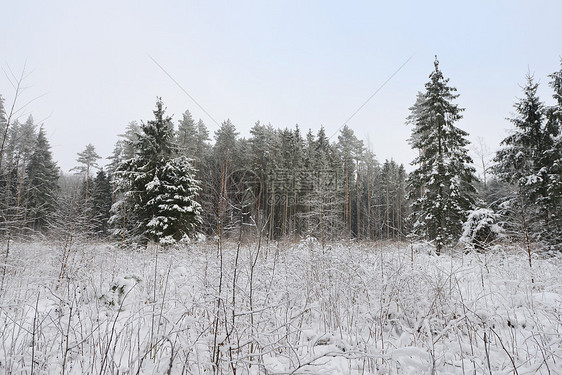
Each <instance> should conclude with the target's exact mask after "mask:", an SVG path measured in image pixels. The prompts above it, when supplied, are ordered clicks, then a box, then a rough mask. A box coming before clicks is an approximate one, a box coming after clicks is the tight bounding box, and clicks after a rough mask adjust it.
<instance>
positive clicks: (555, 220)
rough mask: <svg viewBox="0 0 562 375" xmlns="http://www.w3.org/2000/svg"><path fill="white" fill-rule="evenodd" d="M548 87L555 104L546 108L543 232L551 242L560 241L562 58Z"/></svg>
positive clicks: (561, 207) (561, 209)
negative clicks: (545, 220) (545, 221)
mask: <svg viewBox="0 0 562 375" xmlns="http://www.w3.org/2000/svg"><path fill="white" fill-rule="evenodd" d="M549 77H550V79H551V81H550V83H549V85H550V87H551V88H552V89H553V90H554V94H553V98H554V100H555V104H554V105H553V106H550V107H548V108H547V121H548V122H547V125H546V127H547V132H548V134H549V135H550V137H551V142H549V143H550V147H549V148H548V149H547V151H546V155H545V156H546V159H547V160H546V163H547V164H546V165H545V166H544V168H547V175H548V180H549V181H548V186H547V191H546V199H545V205H546V212H547V213H548V215H549V216H548V227H547V228H549V229H550V233H545V235H546V236H545V237H546V239H547V240H548V241H549V242H550V243H551V244H558V246H559V247H560V246H561V245H560V244H561V243H562V215H560V212H562V59H561V60H560V70H559V71H557V72H555V73H553V74H551V75H550V76H549Z"/></svg>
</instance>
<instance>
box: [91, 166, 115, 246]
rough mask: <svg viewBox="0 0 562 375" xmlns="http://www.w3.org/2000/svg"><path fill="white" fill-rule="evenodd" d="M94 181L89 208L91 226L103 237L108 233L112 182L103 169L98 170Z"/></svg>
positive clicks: (96, 234) (96, 233) (95, 232)
mask: <svg viewBox="0 0 562 375" xmlns="http://www.w3.org/2000/svg"><path fill="white" fill-rule="evenodd" d="M92 182H93V183H92V187H91V198H90V202H89V203H88V209H87V214H88V218H89V220H90V222H89V227H90V230H91V231H92V233H93V234H94V235H95V236H96V237H98V238H103V237H106V236H107V235H108V221H109V212H110V209H111V204H112V202H111V201H112V189H111V183H110V181H109V178H108V176H107V174H106V173H105V172H104V171H103V170H100V171H99V172H98V174H97V175H96V178H95V179H94V180H93V181H92Z"/></svg>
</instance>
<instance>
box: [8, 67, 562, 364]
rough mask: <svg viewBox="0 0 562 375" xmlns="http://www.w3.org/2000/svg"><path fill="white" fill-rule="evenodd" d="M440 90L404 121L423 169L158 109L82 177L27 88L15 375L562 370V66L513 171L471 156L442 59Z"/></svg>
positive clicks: (521, 129) (321, 135)
mask: <svg viewBox="0 0 562 375" xmlns="http://www.w3.org/2000/svg"><path fill="white" fill-rule="evenodd" d="M561 62H562V61H561ZM553 66H555V64H553ZM442 68H443V71H444V72H445V73H443V72H442ZM428 73H429V77H428V80H427V83H426V84H425V87H420V88H419V89H420V91H419V93H418V95H417V97H415V98H411V99H412V106H411V108H410V115H409V116H408V118H406V119H404V121H405V122H406V124H407V125H408V126H409V128H410V129H411V137H410V139H409V143H410V146H411V147H412V148H413V149H414V150H416V152H417V157H416V158H415V159H414V160H412V161H411V166H410V167H411V168H405V167H404V166H403V165H398V164H397V163H396V162H395V161H394V160H392V159H391V160H384V161H383V160H377V157H376V151H377V150H371V149H370V147H369V145H368V144H366V142H365V141H364V140H362V139H360V138H359V137H358V136H357V135H356V134H355V132H354V130H353V129H352V127H350V126H348V125H344V126H342V127H341V128H340V129H339V130H338V132H337V133H335V134H329V133H327V132H326V130H325V129H324V128H323V127H321V128H320V130H319V131H317V132H313V131H311V130H306V129H301V128H300V127H299V126H298V125H296V126H295V127H294V128H285V129H278V128H275V127H274V126H273V125H271V124H264V123H260V122H259V121H258V122H256V123H255V125H253V127H252V128H251V131H250V134H251V135H250V136H249V137H248V138H243V137H240V136H239V133H238V131H237V129H236V126H235V125H234V124H233V123H232V122H231V121H230V120H228V119H227V120H225V121H223V122H222V124H221V125H220V128H219V129H218V130H217V131H215V132H214V134H212V135H211V134H210V133H209V131H208V129H207V127H206V125H205V123H204V122H203V120H201V119H198V120H197V119H195V118H193V117H192V115H191V113H190V111H189V110H188V109H186V110H185V112H184V113H183V114H182V115H181V118H172V117H170V116H169V114H168V113H167V111H166V104H165V98H159V97H157V98H156V100H155V107H154V109H153V113H154V116H153V118H148V119H142V120H140V119H139V120H133V121H131V122H130V123H129V124H127V125H126V128H125V131H124V132H123V134H121V135H120V136H119V140H118V141H117V143H116V144H115V146H114V151H113V153H112V154H111V155H104V156H102V155H98V153H97V151H96V147H95V145H93V144H88V145H85V146H84V148H83V151H82V152H80V153H78V154H77V157H76V163H75V165H76V166H75V168H74V169H73V170H72V171H71V172H70V173H62V172H61V171H60V169H59V168H58V166H57V161H56V160H54V159H53V155H52V153H51V149H50V144H49V139H48V138H47V135H46V134H47V132H46V127H47V126H48V124H45V125H43V124H39V123H36V122H35V120H34V118H33V116H32V115H29V116H28V117H27V118H22V116H21V112H20V111H19V108H20V103H18V93H19V92H18V90H19V87H20V85H21V84H22V82H21V79H20V78H19V77H17V76H13V77H12V81H13V84H14V87H15V91H14V93H13V95H12V94H10V93H9V92H5V93H2V96H0V134H1V150H0V241H1V244H2V249H1V254H0V257H1V259H2V261H1V262H0V263H1V265H0V268H1V269H0V272H1V276H0V277H1V285H0V321H1V322H2V324H1V326H2V327H3V328H1V331H0V341H1V342H2V345H0V369H1V370H3V371H4V372H6V373H30V374H35V373H37V374H49V373H69V374H82V373H92V374H93V373H98V374H105V373H108V374H110V373H111V374H117V373H119V374H139V373H150V374H152V373H154V374H156V373H168V374H171V373H174V374H176V373H177V374H180V373H181V374H203V373H214V374H218V373H221V374H222V373H224V374H419V373H427V374H435V373H459V374H483V373H486V374H488V373H489V374H492V373H493V374H496V373H501V374H511V373H515V374H531V373H544V374H547V373H548V374H555V373H561V372H562V275H561V274H560V269H561V267H562V255H561V251H562V214H561V212H562V64H561V66H560V69H559V70H556V68H555V69H553V73H552V74H551V75H549V76H548V77H540V78H541V80H544V81H545V82H547V84H548V86H549V89H551V92H552V98H553V99H551V98H547V99H546V100H545V99H544V98H539V97H538V95H537V89H538V86H539V84H538V83H537V82H538V80H537V79H536V78H535V77H533V76H532V75H530V74H529V75H527V76H526V77H525V81H524V82H525V83H524V85H522V86H521V93H520V96H519V99H517V101H516V102H515V103H514V104H513V108H505V113H506V117H508V118H507V119H506V121H505V124H501V126H503V127H505V128H509V129H510V133H509V135H508V136H506V138H505V139H504V140H503V141H502V142H501V144H500V145H493V147H494V148H495V149H497V151H496V152H495V156H494V157H493V160H491V159H490V158H487V157H486V156H485V155H484V154H483V153H482V154H480V155H478V158H474V159H473V158H472V157H471V155H470V147H471V145H470V142H469V141H468V136H469V134H468V133H467V132H466V131H464V130H463V129H462V118H463V111H464V108H461V107H460V106H459V105H458V104H457V98H458V97H459V95H462V88H459V92H458V93H457V89H456V88H455V87H453V86H451V85H450V84H449V78H448V77H447V75H446V67H442V65H441V64H440V63H439V61H438V60H437V57H436V59H435V61H434V62H433V67H432V69H429V71H428ZM452 78H453V80H454V77H452ZM27 110H29V108H28V109H27ZM498 126H500V125H498ZM104 158H105V159H106V160H108V162H107V163H105V162H102V161H103V159H104ZM102 165H103V166H102ZM477 168H478V170H479V171H480V173H478V174H477ZM407 169H408V170H410V172H409V173H408V172H407Z"/></svg>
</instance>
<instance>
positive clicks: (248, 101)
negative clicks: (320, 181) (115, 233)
mask: <svg viewBox="0 0 562 375" xmlns="http://www.w3.org/2000/svg"><path fill="white" fill-rule="evenodd" d="M561 14H562V1H558V0H552V1H513V0H510V1H494V0H486V1H464V2H459V1H442V2H437V1H385V2H382V1H379V2H377V1H354V2H343V1H342V2H336V1H302V0H301V1H275V0H273V1H271V0H269V1H242V0H239V1H179V0H178V1H139V0H135V1H115V0H113V1H105V0H102V1H100V0H98V1H76V0H72V1H70V0H69V1H56V0H55V1H26V0H19V1H5V2H4V4H3V5H2V15H3V16H2V22H1V23H0V35H1V37H0V51H2V53H1V55H0V56H1V61H0V64H1V66H2V68H4V69H7V68H8V67H9V68H11V69H12V70H13V71H14V72H21V69H22V68H23V66H24V63H25V62H26V61H27V65H26V66H27V71H28V72H30V73H31V74H30V75H29V76H28V78H27V79H26V80H25V84H26V86H28V88H27V89H26V91H25V92H24V94H23V96H22V98H21V101H20V103H21V104H24V103H26V102H27V101H28V100H31V99H33V98H36V97H38V96H41V95H43V94H44V96H41V97H40V98H38V99H37V100H35V101H33V102H32V103H31V104H29V105H28V106H27V107H26V111H27V112H26V116H24V118H23V119H22V120H25V118H26V117H27V114H29V113H31V114H33V116H34V118H35V120H36V121H37V122H42V123H44V124H45V129H46V131H47V134H48V136H49V139H50V142H51V145H52V150H53V153H54V157H55V159H56V160H57V161H58V163H59V166H60V167H61V168H62V169H63V170H64V171H68V170H69V169H70V168H72V167H73V166H75V159H76V153H77V152H80V151H83V149H84V148H85V146H86V144H88V143H92V144H93V145H94V146H95V147H96V150H97V151H98V153H99V154H100V155H102V156H103V157H107V156H109V155H110V154H111V151H112V150H113V146H114V143H115V141H116V140H117V135H118V134H120V133H122V132H123V130H124V129H125V126H126V125H127V123H129V122H130V121H133V120H147V119H150V118H151V116H152V112H151V111H152V109H153V108H154V105H155V101H156V96H161V97H162V99H163V101H164V103H165V105H166V107H167V108H168V113H169V114H171V115H173V118H174V120H176V121H177V120H178V119H180V118H181V114H182V112H184V111H185V110H186V109H189V110H190V111H191V113H192V114H193V117H194V118H195V119H196V120H197V119H199V118H201V119H202V120H203V121H204V122H205V124H206V125H207V127H208V128H209V131H210V133H211V134H212V135H213V134H214V131H215V130H217V128H218V125H217V124H215V123H214V122H213V120H212V119H210V118H209V117H208V116H207V115H206V114H205V113H204V112H203V111H202V110H201V109H200V108H199V107H198V106H197V105H196V104H195V103H194V102H193V101H192V100H191V99H190V98H189V97H188V96H187V95H185V94H184V93H183V92H182V91H181V90H180V89H179V88H178V87H177V86H176V85H175V83H174V82H172V81H171V80H170V78H168V77H167V76H166V75H165V74H164V73H163V72H162V70H160V68H159V67H158V66H157V65H156V64H155V63H154V62H153V61H152V60H151V59H150V58H149V56H152V57H154V59H155V60H156V61H158V63H159V64H160V65H162V67H164V69H165V70H166V71H167V72H168V73H169V74H170V75H171V76H172V77H173V78H174V79H175V80H177V81H178V82H179V83H180V84H181V85H182V86H183V87H184V89H185V90H186V91H187V92H188V93H189V94H190V95H191V96H193V97H194V98H195V100H197V102H198V103H199V104H201V106H202V107H203V108H205V110H206V111H207V112H208V113H209V114H210V115H211V116H212V117H213V118H214V119H216V120H217V121H218V122H222V121H223V120H225V119H227V118H230V119H231V121H232V122H233V124H234V125H235V126H236V127H237V129H238V130H239V131H240V133H241V135H242V136H246V137H247V136H248V135H249V132H248V131H249V129H250V128H251V127H252V126H253V124H254V123H255V122H256V121H258V120H259V121H261V122H262V123H271V124H272V125H273V126H274V127H279V128H284V127H293V126H294V125H295V124H299V126H300V127H301V129H302V130H303V132H306V131H307V130H308V129H309V128H311V129H312V130H313V131H314V132H316V131H317V130H318V129H319V128H320V125H324V127H325V128H326V131H327V133H328V135H332V134H334V133H335V132H337V130H338V129H339V128H340V127H341V126H342V125H343V123H344V122H345V121H346V120H347V119H348V118H349V117H350V116H351V115H352V114H353V113H354V112H355V110H356V109H357V108H358V107H359V106H360V105H361V104H362V103H363V102H364V101H365V100H366V99H367V98H369V97H370V96H371V95H372V94H373V93H374V92H375V91H376V90H377V89H378V88H379V87H380V86H381V85H382V84H383V83H384V82H385V81H386V80H387V79H388V78H389V77H390V76H391V75H392V74H393V73H394V72H395V71H396V70H397V69H398V68H399V67H400V66H401V65H402V64H403V63H404V62H405V61H406V60H407V59H408V58H409V57H410V56H412V55H413V58H412V59H411V60H410V61H409V62H408V64H406V65H405V66H404V67H403V68H402V69H401V70H400V72H398V73H397V74H396V76H395V77H394V78H393V79H391V80H390V81H389V82H388V83H387V84H386V86H385V87H384V88H383V89H382V90H381V91H380V92H378V94H377V95H375V96H374V97H373V99H372V100H371V101H370V102H369V103H368V104H367V105H366V106H365V107H364V108H363V109H362V110H361V111H360V112H359V113H358V114H357V115H356V116H355V117H354V118H353V119H352V120H351V121H349V123H348V125H349V126H350V127H351V128H352V129H354V130H355V132H356V134H357V135H358V136H359V137H361V138H363V139H365V141H366V143H367V139H368V140H369V141H368V142H369V144H370V147H371V148H372V150H373V151H374V152H375V154H376V155H377V158H378V159H379V161H384V159H387V158H388V159H390V158H394V159H395V160H396V161H398V162H399V163H404V164H409V163H410V162H411V160H412V159H413V158H414V152H413V151H412V150H410V147H409V145H408V142H407V139H408V137H409V134H410V131H411V129H410V128H409V127H408V126H406V125H405V118H406V117H407V115H408V108H409V107H410V106H411V105H412V104H413V103H414V101H415V97H416V93H417V92H418V91H420V90H423V85H424V84H425V83H426V82H427V81H428V75H429V74H430V72H431V71H432V69H433V60H434V55H436V54H437V55H438V57H439V60H440V62H441V65H440V67H441V69H442V71H443V73H444V75H445V76H446V77H448V78H450V84H451V85H453V86H455V87H456V88H457V89H458V93H459V94H460V97H459V99H458V101H457V102H458V104H459V105H460V106H461V107H464V108H466V111H465V112H464V119H462V120H461V121H460V122H459V123H458V126H459V127H461V128H462V129H464V130H466V131H468V132H469V133H470V140H471V141H472V142H473V143H476V142H477V139H478V137H481V138H483V139H484V141H485V143H486V144H487V145H488V147H490V148H491V149H495V148H496V147H497V145H498V144H499V142H500V141H501V139H503V138H504V137H505V135H506V134H507V133H506V132H507V130H508V129H509V127H510V124H509V122H507V121H506V120H505V118H506V117H508V116H509V115H510V114H511V113H512V105H513V103H514V102H515V100H516V98H517V97H519V96H520V95H521V94H520V93H521V89H520V85H521V84H523V83H524V81H525V74H526V73H527V72H528V71H530V72H531V73H534V75H535V78H537V79H538V80H539V81H540V83H541V84H542V86H541V90H540V95H541V99H542V100H543V101H546V102H547V103H548V102H552V98H551V95H552V93H551V90H550V89H549V88H548V87H547V83H548V78H547V75H548V74H551V73H552V72H554V71H556V70H559V69H560V57H561V56H562V27H561V24H560V15H561ZM0 93H1V94H2V96H3V97H4V98H5V99H6V102H7V103H6V104H9V103H11V101H12V100H13V93H14V92H13V89H12V88H11V86H10V85H9V84H8V82H7V80H6V78H5V77H4V76H2V77H0ZM336 139H337V134H336V135H335V136H334V137H333V138H332V140H336ZM408 169H410V168H408Z"/></svg>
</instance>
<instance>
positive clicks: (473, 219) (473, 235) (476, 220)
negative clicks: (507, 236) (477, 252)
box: [460, 208, 503, 249]
mask: <svg viewBox="0 0 562 375" xmlns="http://www.w3.org/2000/svg"><path fill="white" fill-rule="evenodd" d="M498 219H499V214H497V213H495V212H494V211H492V210H490V209H488V208H477V209H475V210H472V211H470V213H469V215H468V218H467V219H466V222H465V223H464V224H463V226H462V228H463V234H462V236H461V239H460V242H461V243H464V244H466V245H470V246H474V247H475V248H477V249H484V248H486V247H487V246H488V245H490V244H491V243H492V242H494V241H496V240H497V239H499V238H501V237H502V235H503V230H502V228H501V227H500V226H499V225H498V224H497V222H498Z"/></svg>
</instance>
